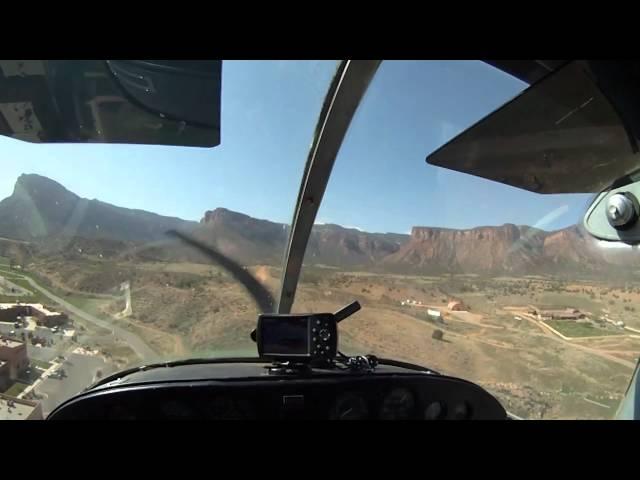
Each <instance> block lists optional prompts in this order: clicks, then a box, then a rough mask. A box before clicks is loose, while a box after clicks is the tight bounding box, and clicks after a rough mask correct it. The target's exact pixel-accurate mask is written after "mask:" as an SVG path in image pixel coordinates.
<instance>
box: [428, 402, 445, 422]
mask: <svg viewBox="0 0 640 480" xmlns="http://www.w3.org/2000/svg"><path fill="white" fill-rule="evenodd" d="M445 414H446V412H445V407H444V405H443V404H442V403H440V402H432V403H430V404H429V405H427V408H425V409H424V419H425V420H441V419H442V418H444V416H445Z"/></svg>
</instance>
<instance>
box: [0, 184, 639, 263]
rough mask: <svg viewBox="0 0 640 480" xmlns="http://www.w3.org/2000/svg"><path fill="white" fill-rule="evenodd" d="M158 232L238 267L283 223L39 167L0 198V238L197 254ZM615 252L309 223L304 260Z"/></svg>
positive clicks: (487, 234) (280, 243) (506, 232)
mask: <svg viewBox="0 0 640 480" xmlns="http://www.w3.org/2000/svg"><path fill="white" fill-rule="evenodd" d="M168 230H181V231H187V232H189V233H190V234H192V235H193V236H195V237H196V238H198V239H200V240H202V241H203V242H205V243H207V244H209V245H212V246H214V247H215V248H216V249H218V250H219V251H220V252H222V253H224V254H225V255H227V256H229V257H231V258H234V259H236V260H237V261H239V262H241V263H243V264H245V265H251V264H272V265H281V264H282V260H283V256H284V249H285V245H286V242H287V238H288V235H289V225H286V224H282V223H276V222H271V221H268V220H261V219H256V218H253V217H250V216H248V215H245V214H242V213H238V212H233V211H231V210H228V209H225V208H216V209H215V210H209V211H206V212H205V213H204V215H203V217H202V219H201V220H200V222H191V221H186V220H182V219H179V218H175V217H167V216H162V215H157V214H155V213H151V212H146V211H142V210H132V209H128V208H123V207H117V206H114V205H111V204H108V203H104V202H101V201H98V200H87V199H84V198H81V197H79V196H77V195H76V194H74V193H72V192H70V191H69V190H67V189H66V188H65V187H63V186H62V185H60V184H59V183H57V182H55V181H53V180H50V179H48V178H46V177H43V176H40V175H21V176H20V177H19V178H18V180H17V182H16V185H15V188H14V191H13V194H12V195H11V196H10V197H8V198H5V199H4V200H2V201H0V237H6V238H11V239H17V240H26V241H33V242H36V243H38V242H39V243H40V244H41V245H44V246H45V249H47V247H48V250H52V246H57V245H61V246H62V247H61V248H64V246H67V247H69V246H73V248H74V251H77V252H82V251H85V252H93V253H96V252H102V251H103V250H104V251H105V255H108V256H113V255H115V254H117V252H118V251H125V250H126V251H127V252H129V253H128V255H134V256H138V257H140V258H143V259H155V258H159V259H173V260H177V259H187V258H188V259H191V260H194V261H205V260H204V258H203V257H202V256H199V255H194V252H193V251H190V250H189V248H188V247H186V246H184V245H182V246H179V245H177V244H176V242H175V240H170V239H169V238H168V237H167V235H166V232H167V231H168ZM65 239H66V240H65ZM69 239H73V240H72V241H71V240H69ZM56 248H57V247H56ZM53 250H55V248H53ZM131 252H133V253H131ZM51 253H53V251H52V252H51ZM617 253H619V252H609V253H608V252H603V251H602V249H599V248H597V246H596V242H595V240H594V239H593V238H592V237H590V236H589V235H587V234H586V233H585V232H584V231H583V230H582V228H581V227H577V226H572V227H568V228H565V229H561V230H558V231H555V232H547V231H544V230H540V229H537V228H534V227H529V226H526V225H519V226H518V225H514V224H505V225H501V226H482V227H475V228H470V229H450V228H438V227H423V226H416V227H413V228H412V230H411V234H410V235H406V234H396V233H369V232H363V231H360V230H358V229H355V228H345V227H342V226H340V225H332V224H323V225H315V226H314V228H313V230H312V234H311V238H310V240H309V244H308V246H307V251H306V256H305V263H308V264H321V265H329V266H338V267H345V268H365V269H381V270H386V271H398V272H407V271H408V272H416V273H420V272H423V273H429V272H468V273H490V274H500V273H537V272H538V271H541V270H549V269H554V268H562V269H571V270H573V269H575V270H580V271H597V270H598V269H599V268H601V267H602V266H603V265H607V264H609V263H612V262H613V263H616V262H617V263H623V262H624V261H627V260H622V261H621V260H620V258H621V257H620V255H618V254H617ZM634 260H635V256H634Z"/></svg>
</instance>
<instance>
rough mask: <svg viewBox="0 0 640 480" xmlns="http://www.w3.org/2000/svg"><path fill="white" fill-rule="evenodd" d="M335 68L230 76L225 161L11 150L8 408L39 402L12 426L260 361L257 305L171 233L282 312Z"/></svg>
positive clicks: (5, 352) (6, 252) (6, 151)
mask: <svg viewBox="0 0 640 480" xmlns="http://www.w3.org/2000/svg"><path fill="white" fill-rule="evenodd" d="M336 67H337V62H335V61H225V62H224V63H223V68H222V99H221V101H222V107H221V138H220V145H219V146H217V147H216V148H213V149H209V148H188V147H169V146H145V145H98V144H77V145H76V144H73V145H71V144H69V145H64V144H33V143H27V142H22V141H18V140H15V139H11V138H8V137H0V149H1V151H2V169H3V175H2V177H1V178H0V198H3V199H4V200H2V201H1V202H0V317H1V318H0V335H1V336H2V340H1V342H2V343H0V395H5V396H8V397H11V398H14V399H18V400H24V402H23V403H17V404H16V405H20V407H19V408H17V409H16V410H15V411H14V412H13V413H11V415H21V418H25V417H27V416H29V415H32V413H30V412H31V411H32V410H33V408H32V407H33V404H35V403H37V404H39V405H40V407H38V408H41V409H42V414H43V415H44V416H46V415H47V414H48V413H49V412H51V410H52V409H53V408H55V407H56V406H57V405H58V404H59V403H60V402H62V401H63V400H65V399H67V398H69V397H71V396H72V395H74V394H76V393H78V392H79V391H81V390H82V389H84V388H86V387H87V386H89V385H91V384H92V383H93V382H95V381H96V380H98V379H99V378H101V377H103V376H106V375H108V374H110V373H113V372H115V371H118V370H121V369H123V368H126V367H130V366H135V365H140V364H143V363H146V364H148V363H152V362H156V361H164V360H172V359H178V358H187V357H222V356H256V346H255V343H253V342H252V341H251V340H250V337H249V333H250V332H251V330H252V328H254V327H255V324H256V318H257V314H258V313H259V312H258V309H257V307H256V303H255V301H254V299H253V298H252V297H251V296H250V295H249V294H248V293H247V291H246V290H245V288H244V287H243V286H242V285H241V284H240V283H238V282H237V281H236V280H234V278H233V277H232V276H231V275H230V273H229V272H228V271H227V270H225V269H224V268H222V267H221V266H220V265H218V264H215V263H213V262H212V261H211V259H210V258H208V257H207V256H206V255H204V254H203V253H202V252H201V251H198V250H197V249H194V248H193V247H192V246H190V245H189V244H186V243H184V242H181V241H180V240H179V239H176V238H171V237H169V236H167V235H166V233H167V231H171V230H178V231H187V232H189V234H190V235H191V236H192V237H195V238H196V239H198V240H201V241H202V242H204V243H206V244H207V245H211V246H213V247H215V248H216V249H217V251H219V252H220V253H222V254H224V255H226V256H227V257H229V258H231V259H233V260H235V261H236V262H237V263H238V264H239V265H241V266H243V267H246V268H247V269H248V270H249V271H250V272H251V273H252V274H253V275H254V276H255V277H256V278H257V279H258V280H259V282H261V284H262V285H263V286H265V287H266V288H267V290H268V291H269V292H270V293H271V294H272V295H273V296H274V297H275V296H276V295H277V293H278V291H279V286H280V277H281V263H282V259H283V257H284V248H285V244H286V239H287V236H288V233H289V229H290V222H291V218H292V215H293V207H294V204H295V201H296V197H297V194H298V189H299V184H300V179H301V177H302V173H303V169H304V164H305V161H306V158H307V155H308V151H309V145H310V143H311V139H312V137H313V133H314V129H315V127H316V123H317V119H318V116H319V113H320V109H321V107H322V103H323V100H324V97H325V95H326V93H327V90H328V88H329V85H330V82H331V79H332V78H333V76H334V74H335V71H336ZM3 74H4V75H10V74H12V73H11V72H9V71H6V72H3ZM212 88H213V87H212ZM2 106H3V109H2V111H3V112H4V116H3V117H0V121H5V120H6V118H9V117H7V115H9V114H8V113H7V112H9V113H11V112H10V111H9V110H8V109H9V108H10V106H7V105H6V104H3V105H2ZM5 107H6V108H5ZM16 112H17V111H16ZM16 115H22V113H20V112H17V113H16ZM5 117H6V118H5ZM3 119H4V120H3ZM7 121H8V120H7ZM98 133H100V132H98ZM261 219H268V220H269V221H265V220H261ZM3 398H4V397H3ZM16 401H17V400H16ZM29 402H32V403H29ZM30 405H31V407H30ZM21 409H24V410H25V412H26V413H24V416H23V412H22V410H21ZM9 410H11V408H9ZM2 412H5V413H6V412H7V409H6V408H4V404H3V408H2V409H0V418H4V417H3V416H2V415H4V414H3V413H2ZM7 414H8V413H7ZM33 415H37V413H36V414H33ZM11 418H12V417H11ZM16 418H17V417H16Z"/></svg>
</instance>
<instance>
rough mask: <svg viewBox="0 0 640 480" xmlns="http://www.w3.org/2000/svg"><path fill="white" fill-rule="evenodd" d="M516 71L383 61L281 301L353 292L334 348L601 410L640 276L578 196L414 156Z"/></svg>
mask: <svg viewBox="0 0 640 480" xmlns="http://www.w3.org/2000/svg"><path fill="white" fill-rule="evenodd" d="M526 87H527V85H526V84H525V83H523V82H521V81H519V80H517V79H516V78H514V77H511V76H509V75H507V74H505V73H503V72H501V71H500V70H497V69H495V68H493V67H491V66H488V65H487V64H485V63H482V62H472V61H427V62H410V61H386V62H383V63H382V65H381V67H380V69H379V71H378V73H377V75H376V77H375V78H374V80H373V81H372V83H371V85H370V86H369V89H368V91H367V94H366V96H365V98H364V100H363V102H362V103H361V105H360V106H359V108H358V111H357V113H356V116H355V118H354V120H353V122H352V124H351V126H350V128H349V132H348V134H347V137H346V138H345V141H344V143H343V145H342V148H341V151H340V154H339V156H338V158H337V160H336V164H335V167H334V169H333V172H332V176H331V179H330V182H329V184H328V187H327V191H326V194H325V197H324V200H323V203H322V205H321V207H320V210H319V213H318V217H317V220H316V225H315V227H314V230H313V233H312V236H311V239H310V242H309V245H308V248H307V251H306V256H305V260H304V266H303V270H302V274H301V283H300V285H299V287H298V291H297V294H296V299H295V303H294V306H293V312H324V311H335V310H337V309H338V308H340V307H341V306H343V305H345V304H347V303H349V302H351V301H353V300H358V301H360V303H361V304H362V306H363V309H362V310H361V311H360V312H359V313H357V314H356V315H354V316H353V317H351V318H349V319H348V320H346V321H345V322H343V323H341V324H340V348H341V350H342V351H343V352H344V353H362V354H368V353H373V354H377V355H379V356H381V357H385V358H392V359H396V360H405V361H409V362H413V363H417V364H420V365H423V366H426V367H429V368H432V369H434V370H436V371H438V372H441V373H445V374H450V375H454V376H459V377H462V378H465V379H468V380H471V381H473V382H476V383H478V384H479V385H481V386H483V387H485V388H486V389H487V390H489V391H490V392H491V393H493V394H494V395H496V396H497V398H498V399H499V400H500V401H501V402H502V403H503V405H504V406H505V408H506V409H507V410H508V411H509V412H511V413H512V414H515V415H516V416H520V417H524V418H535V419H538V418H611V417H613V415H614V414H615V411H616V408H617V406H618V404H619V402H620V400H621V398H622V395H623V394H624V391H625V389H626V387H627V385H628V382H629V379H630V377H631V374H632V372H633V368H634V366H635V361H636V358H637V355H638V350H639V349H640V340H638V338H639V337H638V335H637V334H638V333H640V321H639V320H638V319H637V316H636V312H635V310H636V307H635V305H636V302H637V299H638V297H637V296H638V294H639V293H640V286H639V284H638V278H637V277H635V276H634V272H632V271H631V269H629V268H625V263H624V262H623V261H618V262H617V264H616V262H615V261H614V260H613V257H612V256H611V255H608V256H607V251H606V250H605V249H604V247H603V246H602V245H601V244H598V243H595V242H593V241H592V240H593V239H591V237H589V235H588V234H586V233H585V232H584V230H583V229H581V228H580V227H579V226H580V225H581V223H582V218H583V215H584V213H585V211H586V209H587V207H588V206H589V201H590V199H591V196H590V195H581V194H564V195H541V194H536V193H532V192H529V191H525V190H521V189H517V188H514V187H510V186H507V185H503V184H500V183H496V182H493V181H490V180H486V179H483V178H480V177H474V176H471V175H467V174H464V173H459V172H455V171H452V170H447V169H444V168H441V167H436V166H432V165H428V164H426V162H425V157H426V156H427V155H428V154H429V153H431V152H433V151H434V150H436V149H437V148H438V147H440V146H441V145H443V144H444V143H445V142H447V141H449V140H450V139H452V138H453V137H454V136H455V135H457V134H458V133H460V132H461V131H463V130H465V129H466V128H469V127H470V126H471V125H473V124H474V123H475V122H477V121H479V120H480V119H482V118H483V117H485V116H486V115H487V114H489V113H490V112H492V111H494V110H495V109H496V108H498V107H500V106H501V105H503V104H504V103H505V102H507V101H508V100H510V99H512V98H513V97H514V96H516V95H517V94H519V93H520V92H521V91H522V90H524V89H525V88H526ZM607 250H611V249H607ZM636 329H638V330H636Z"/></svg>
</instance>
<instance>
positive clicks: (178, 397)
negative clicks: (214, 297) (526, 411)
mask: <svg viewBox="0 0 640 480" xmlns="http://www.w3.org/2000/svg"><path fill="white" fill-rule="evenodd" d="M506 418H507V414H506V412H505V410H504V408H503V407H502V406H501V405H500V403H499V402H498V401H497V400H496V399H495V398H494V397H493V396H492V395H490V394H489V393H488V392H486V391H485V390H484V389H482V388H481V387H479V386H477V385H475V384H473V383H471V382H467V381H464V380H461V379H457V378H453V377H447V376H443V375H429V374H424V373H412V374H401V375H398V374H380V373H375V374H366V375H327V376H323V377H314V378H300V379H299V378H295V379H287V380H283V379H281V378H270V377H263V378H259V379H249V380H233V381H229V380H197V381H187V382H176V381H173V382H172V381H163V382H153V383H146V384H138V385H136V384H133V385H122V386H118V385H114V386H109V387H107V388H99V389H96V390H93V391H88V392H85V393H83V394H80V395H78V396H77V397H76V398H74V399H71V400H70V401H68V402H66V403H65V404H63V405H62V406H61V407H59V408H58V409H57V410H56V411H54V412H53V413H52V414H51V415H50V416H49V419H50V420H57V419H63V420H71V419H78V420H81V419H92V420H94V419H103V420H134V419H140V420H148V419H162V420H259V419H275V420H278V419H282V420H287V419H292V420H390V421H403V420H472V419H488V420H503V419H506Z"/></svg>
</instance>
